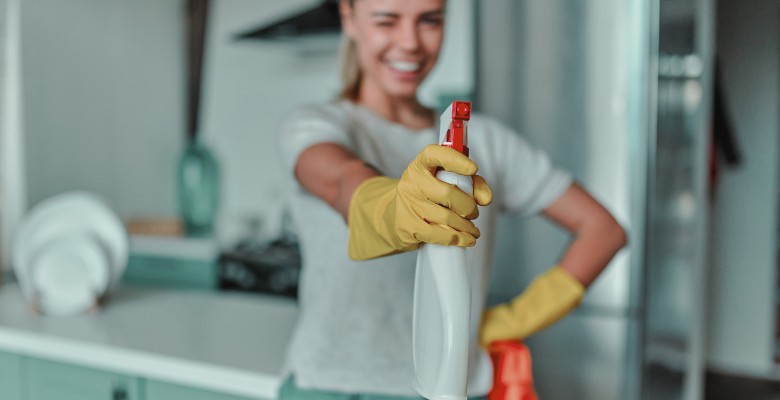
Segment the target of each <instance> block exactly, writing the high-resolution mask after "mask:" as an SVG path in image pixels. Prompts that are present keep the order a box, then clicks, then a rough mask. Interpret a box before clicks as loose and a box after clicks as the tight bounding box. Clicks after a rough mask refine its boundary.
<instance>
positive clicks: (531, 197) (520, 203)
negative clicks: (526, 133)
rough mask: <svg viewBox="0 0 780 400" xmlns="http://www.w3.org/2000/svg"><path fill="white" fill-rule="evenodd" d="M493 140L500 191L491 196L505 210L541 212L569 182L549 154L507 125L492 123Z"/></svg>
mask: <svg viewBox="0 0 780 400" xmlns="http://www.w3.org/2000/svg"><path fill="white" fill-rule="evenodd" d="M494 129H496V130H497V132H496V134H497V135H496V139H498V140H497V141H495V142H494V143H493V145H494V146H495V154H497V155H498V156H499V157H498V158H499V159H498V160H496V161H498V162H497V163H496V168H498V170H499V173H498V179H499V185H500V190H498V191H497V194H498V196H497V197H498V198H496V199H494V201H497V204H498V205H499V206H500V208H501V210H502V211H504V212H511V213H519V214H522V215H533V214H537V213H539V212H542V211H543V210H544V209H545V208H547V207H548V206H550V205H551V204H552V203H553V202H555V200H557V199H558V198H559V197H560V196H561V195H562V194H563V193H564V192H565V191H566V189H568V188H569V186H571V184H572V177H571V175H570V174H569V173H568V172H566V171H564V170H562V169H560V168H558V167H556V166H555V165H554V164H553V163H552V161H551V160H550V157H549V156H548V155H547V154H546V153H545V152H544V151H542V150H540V149H538V148H536V147H534V146H533V145H531V143H529V142H528V140H526V139H525V138H524V137H523V136H521V135H519V134H518V133H516V132H514V131H513V130H512V129H509V128H508V127H506V126H503V125H501V124H498V123H496V124H495V125H494Z"/></svg>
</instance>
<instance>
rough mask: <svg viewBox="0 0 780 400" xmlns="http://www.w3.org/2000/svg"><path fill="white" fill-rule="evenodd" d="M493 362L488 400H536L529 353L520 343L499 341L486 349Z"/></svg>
mask: <svg viewBox="0 0 780 400" xmlns="http://www.w3.org/2000/svg"><path fill="white" fill-rule="evenodd" d="M488 351H489V352H490V358H491V359H492V360H493V389H491V391H490V394H489V395H488V399H489V400H537V397H536V391H535V390H534V378H533V371H532V369H531V352H530V351H529V350H528V347H526V346H525V344H523V343H522V342H520V341H515V340H501V341H496V342H493V343H491V344H490V347H489V348H488Z"/></svg>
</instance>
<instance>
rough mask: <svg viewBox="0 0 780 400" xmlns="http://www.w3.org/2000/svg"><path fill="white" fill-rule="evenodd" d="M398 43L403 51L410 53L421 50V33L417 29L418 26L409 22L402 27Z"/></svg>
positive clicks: (397, 39) (399, 30) (397, 38)
mask: <svg viewBox="0 0 780 400" xmlns="http://www.w3.org/2000/svg"><path fill="white" fill-rule="evenodd" d="M396 43H397V44H398V46H399V47H401V48H402V49H403V50H406V51H409V52H414V51H417V49H419V48H420V32H419V30H418V29H417V24H415V23H414V22H412V21H409V22H407V23H405V24H403V25H401V27H400V29H398V36H397V37H396Z"/></svg>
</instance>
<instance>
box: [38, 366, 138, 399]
mask: <svg viewBox="0 0 780 400" xmlns="http://www.w3.org/2000/svg"><path fill="white" fill-rule="evenodd" d="M26 361H27V362H26V370H25V372H26V379H25V380H26V393H27V396H26V400H143V398H142V397H140V383H139V380H138V379H137V378H133V377H129V376H125V375H120V374H115V373H112V372H107V371H101V370H96V369H91V368H84V367H79V366H74V365H71V364H63V363H58V362H54V361H47V360H40V359H36V358H27V360H26Z"/></svg>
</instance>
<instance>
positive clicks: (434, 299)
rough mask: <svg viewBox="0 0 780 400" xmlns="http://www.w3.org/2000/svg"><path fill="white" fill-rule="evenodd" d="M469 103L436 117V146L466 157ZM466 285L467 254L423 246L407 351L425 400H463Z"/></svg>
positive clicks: (447, 175)
mask: <svg viewBox="0 0 780 400" xmlns="http://www.w3.org/2000/svg"><path fill="white" fill-rule="evenodd" d="M470 118H471V103H470V102H466V101H454V102H452V104H451V105H450V106H449V107H448V108H447V110H445V111H444V113H443V114H442V115H441V119H440V122H439V123H440V125H439V143H440V144H441V145H442V146H447V147H451V148H453V149H455V150H458V151H460V152H461V153H463V154H465V155H466V156H468V147H467V144H468V141H467V136H468V134H467V130H468V120H469V119H470ZM436 178H438V179H439V180H441V181H444V182H447V183H451V184H453V185H456V186H458V187H459V188H460V189H461V190H462V191H464V192H466V193H467V194H469V195H472V194H473V184H472V180H471V177H470V176H462V175H458V174H455V173H452V172H448V171H444V170H439V171H438V172H437V173H436ZM470 313H471V285H470V282H469V269H468V264H467V262H466V249H465V248H463V247H457V246H440V245H434V244H426V245H424V246H422V247H421V248H420V250H419V253H418V255H417V273H416V275H415V282H414V317H413V326H412V347H413V353H414V356H413V357H414V371H415V381H414V388H415V390H416V391H417V393H419V394H420V395H421V396H423V397H425V398H427V399H430V400H445V399H446V400H465V399H466V383H467V380H468V357H469V321H470Z"/></svg>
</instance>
